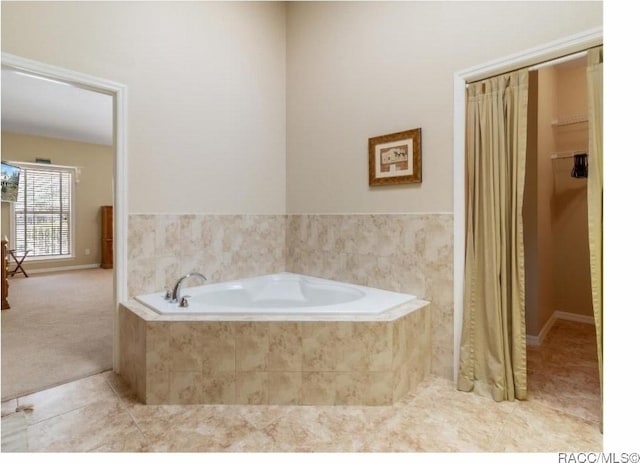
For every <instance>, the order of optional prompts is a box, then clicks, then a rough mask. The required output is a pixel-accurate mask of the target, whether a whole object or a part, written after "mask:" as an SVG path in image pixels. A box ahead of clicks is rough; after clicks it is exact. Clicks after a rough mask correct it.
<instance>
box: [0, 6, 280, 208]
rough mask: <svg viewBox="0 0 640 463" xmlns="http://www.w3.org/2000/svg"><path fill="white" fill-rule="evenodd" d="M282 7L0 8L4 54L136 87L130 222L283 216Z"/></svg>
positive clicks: (131, 116) (131, 97)
mask: <svg viewBox="0 0 640 463" xmlns="http://www.w3.org/2000/svg"><path fill="white" fill-rule="evenodd" d="M285 36H286V34H285V7H284V4H281V3H277V2H257V3H250V2H2V51H3V52H7V53H11V54H14V55H18V56H22V57H25V58H30V59H34V60H37V61H41V62H45V63H48V64H52V65H55V66H60V67H63V68H67V69H71V70H74V71H79V72H83V73H87V74H90V75H94V76H98V77H102V78H106V79H109V80H113V81H116V82H119V83H122V84H125V85H127V86H128V91H129V93H128V104H129V107H128V126H127V128H128V146H127V152H128V168H129V185H128V198H127V199H128V205H129V211H130V212H131V213H156V212H160V213H229V212H231V213H283V212H285V146H284V144H285V85H286V78H285V71H286V66H285V57H286V55H285V52H286V46H285Z"/></svg>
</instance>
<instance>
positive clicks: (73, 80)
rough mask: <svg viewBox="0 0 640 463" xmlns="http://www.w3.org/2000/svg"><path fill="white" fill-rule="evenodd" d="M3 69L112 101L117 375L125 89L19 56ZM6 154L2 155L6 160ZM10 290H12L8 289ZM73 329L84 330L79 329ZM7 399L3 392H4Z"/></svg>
mask: <svg viewBox="0 0 640 463" xmlns="http://www.w3.org/2000/svg"><path fill="white" fill-rule="evenodd" d="M2 67H3V69H11V70H16V71H19V72H21V73H25V74H30V75H33V76H36V77H38V78H44V79H49V80H53V81H59V82H62V83H64V84H67V85H72V86H74V87H78V88H82V89H85V90H89V91H92V92H97V93H100V94H106V95H108V96H110V97H111V101H112V116H113V126H112V137H113V149H112V151H113V160H112V165H111V169H110V170H111V172H113V176H112V190H113V232H114V233H113V276H112V278H111V281H112V290H111V294H112V297H111V301H112V302H111V303H110V308H109V310H110V317H111V319H112V326H113V328H111V329H112V333H111V334H112V339H113V350H112V352H111V357H112V366H113V369H114V370H115V371H116V372H117V371H118V370H119V355H118V353H119V339H118V330H117V326H118V320H117V305H118V303H120V302H123V301H125V300H126V298H127V290H126V288H127V277H126V236H127V235H126V229H127V206H126V184H127V171H126V87H125V86H124V85H122V84H118V83H115V82H111V81H108V80H105V79H102V78H97V77H93V76H89V75H86V74H81V73H77V72H75V71H71V70H67V69H63V68H58V67H55V66H50V65H47V64H44V63H39V62H37V61H32V60H28V59H25V58H21V57H18V56H14V55H10V54H6V53H3V54H2ZM4 156H6V153H3V157H4ZM9 291H11V290H9ZM74 329H76V330H79V329H82V328H81V326H76V327H74ZM3 396H4V393H3Z"/></svg>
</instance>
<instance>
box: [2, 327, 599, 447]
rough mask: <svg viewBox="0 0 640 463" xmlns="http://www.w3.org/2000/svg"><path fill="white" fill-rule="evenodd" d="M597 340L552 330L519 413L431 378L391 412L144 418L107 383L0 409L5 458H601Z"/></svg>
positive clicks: (209, 412) (150, 414)
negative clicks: (595, 454) (574, 454)
mask: <svg viewBox="0 0 640 463" xmlns="http://www.w3.org/2000/svg"><path fill="white" fill-rule="evenodd" d="M594 337H595V334H594V331H593V326H592V325H581V324H578V323H571V322H565V321H559V322H558V323H557V324H556V325H555V326H554V328H553V329H552V330H551V332H550V333H549V335H548V337H547V340H546V341H545V344H544V346H542V347H539V348H530V349H529V352H528V355H529V367H530V368H529V369H530V371H529V388H530V399H529V400H528V401H523V402H502V403H496V402H494V401H493V400H491V399H487V398H484V397H480V396H477V395H475V394H471V393H463V392H458V391H456V390H455V388H454V385H453V383H452V382H451V381H448V380H445V379H442V378H437V377H428V378H426V379H425V381H424V382H423V383H421V385H420V386H419V387H418V390H417V391H416V392H415V393H413V394H411V395H409V396H407V397H406V398H405V399H403V400H402V402H400V403H397V404H395V405H393V406H377V407H357V406H260V405H252V406H240V405H188V406H182V405H155V406H151V405H143V404H140V403H139V402H137V400H136V399H135V398H134V397H133V395H132V393H131V391H130V390H129V389H128V388H127V386H126V385H125V384H124V383H123V381H122V380H121V379H120V378H119V377H118V376H117V375H115V374H114V373H112V372H106V373H102V374H99V375H95V376H91V377H88V378H85V379H82V380H79V381H75V382H72V383H68V384H64V385H62V386H58V387H55V388H52V389H48V390H45V391H41V392H38V393H35V394H31V395H28V396H25V397H21V398H18V399H13V400H10V401H7V402H3V403H2V415H3V417H2V425H3V426H2V431H3V432H2V434H3V436H2V437H3V438H2V451H3V452H7V451H18V452H19V451H31V452H40V451H43V452H85V451H92V452H174V451H181V452H206V451H208V452H323V451H324V452H417V451H437V452H463V451H465V452H468V451H471V452H484V451H493V452H504V451H510V452H521V451H523V452H540V451H543V452H559V451H601V450H602V435H601V433H600V431H599V416H600V411H599V386H598V374H597V371H598V370H597V362H596V360H595V356H596V353H595V347H594V346H595V340H594ZM16 409H18V411H16Z"/></svg>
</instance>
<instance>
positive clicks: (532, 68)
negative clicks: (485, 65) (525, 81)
mask: <svg viewBox="0 0 640 463" xmlns="http://www.w3.org/2000/svg"><path fill="white" fill-rule="evenodd" d="M601 46H602V45H596V46H594V47H589V48H587V49H585V50H582V51H579V52H576V53H571V54H569V55H564V56H559V57H558V58H553V59H551V60H548V61H542V62H541V63H538V64H532V65H529V66H523V67H520V68H515V69H512V70H510V71H504V72H500V73H498V74H495V75H493V76H487V77H483V78H482V79H477V80H472V81H469V82H467V83H466V86H467V87H468V86H469V85H470V84H475V83H476V82H482V81H483V80H487V79H491V78H492V77H496V76H499V75H502V74H508V73H510V72H515V71H519V70H521V69H528V70H529V71H537V70H538V69H542V68H545V67H547V66H553V65H554V64H560V63H564V62H566V61H573V60H575V59H578V58H582V57H583V56H586V55H587V52H588V51H589V50H591V49H592V48H598V47H601Z"/></svg>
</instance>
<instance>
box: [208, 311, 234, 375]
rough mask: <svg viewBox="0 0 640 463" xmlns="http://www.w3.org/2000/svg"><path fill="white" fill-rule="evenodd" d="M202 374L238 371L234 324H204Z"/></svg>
mask: <svg viewBox="0 0 640 463" xmlns="http://www.w3.org/2000/svg"><path fill="white" fill-rule="evenodd" d="M201 335H202V340H201V343H202V373H203V374H204V375H205V376H206V375H209V374H210V373H211V372H223V371H224V372H229V371H235V370H236V338H235V328H234V323H232V322H229V323H225V322H215V323H203V327H202V331H201Z"/></svg>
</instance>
